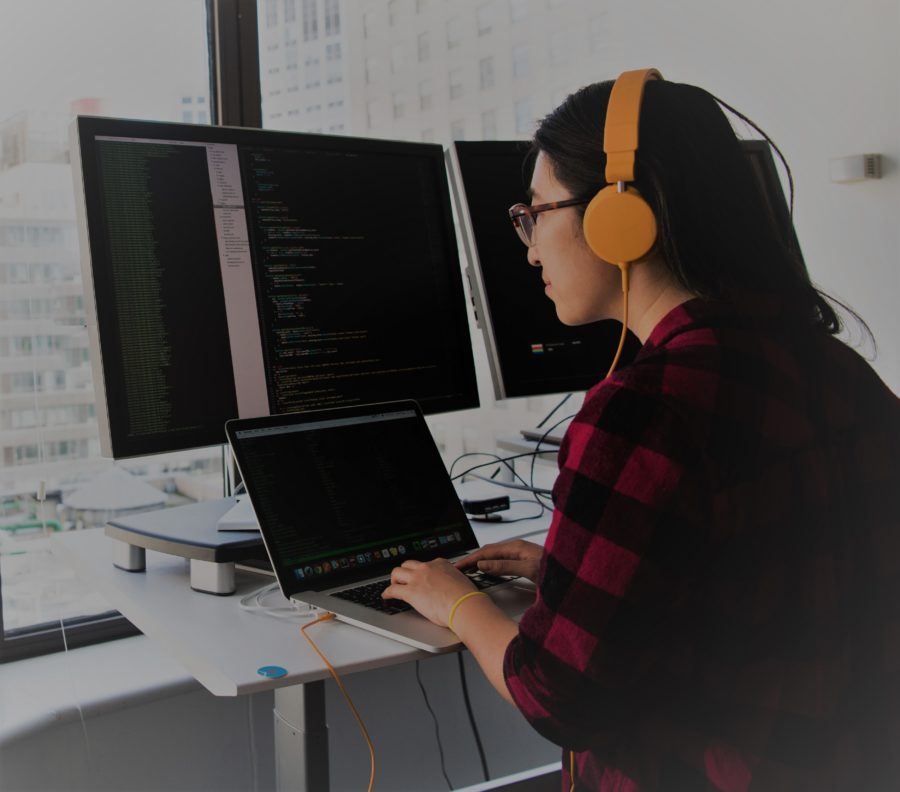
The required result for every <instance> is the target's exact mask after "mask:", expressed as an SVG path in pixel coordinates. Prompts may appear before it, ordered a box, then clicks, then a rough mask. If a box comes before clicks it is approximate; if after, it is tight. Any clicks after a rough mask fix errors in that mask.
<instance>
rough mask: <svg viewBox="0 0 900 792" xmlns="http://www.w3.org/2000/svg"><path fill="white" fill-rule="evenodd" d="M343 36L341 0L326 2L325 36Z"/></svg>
mask: <svg viewBox="0 0 900 792" xmlns="http://www.w3.org/2000/svg"><path fill="white" fill-rule="evenodd" d="M340 34H341V7H340V0H325V35H326V36H339V35H340Z"/></svg>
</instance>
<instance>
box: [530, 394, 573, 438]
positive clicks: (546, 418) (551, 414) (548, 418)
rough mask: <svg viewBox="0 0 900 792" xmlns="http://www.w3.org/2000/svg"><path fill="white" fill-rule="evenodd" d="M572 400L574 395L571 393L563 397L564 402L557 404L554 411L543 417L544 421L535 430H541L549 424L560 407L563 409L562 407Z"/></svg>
mask: <svg viewBox="0 0 900 792" xmlns="http://www.w3.org/2000/svg"><path fill="white" fill-rule="evenodd" d="M571 398H572V394H571V393H567V394H566V395H565V396H563V397H562V400H561V401H560V402H559V404H557V405H556V407H554V408H553V409H552V410H550V412H548V413H547V414H546V415H545V416H544V417H543V419H542V420H541V422H540V423H539V424H538V425H537V426H535V427H534V428H535V429H540V428H541V427H542V426H543V425H544V424H545V423H547V421H549V420H550V419H551V418H552V417H553V413H555V412H556V411H557V410H558V409H559V408H560V407H562V406H563V405H564V404H565V403H566V402H567V401H569V399H571Z"/></svg>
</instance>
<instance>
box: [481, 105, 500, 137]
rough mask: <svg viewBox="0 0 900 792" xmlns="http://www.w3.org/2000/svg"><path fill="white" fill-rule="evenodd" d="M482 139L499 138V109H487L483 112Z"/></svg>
mask: <svg viewBox="0 0 900 792" xmlns="http://www.w3.org/2000/svg"><path fill="white" fill-rule="evenodd" d="M481 139H482V140H496V139H497V111H496V110H485V111H484V112H483V113H482V114H481Z"/></svg>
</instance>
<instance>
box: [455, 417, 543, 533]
mask: <svg viewBox="0 0 900 792" xmlns="http://www.w3.org/2000/svg"><path fill="white" fill-rule="evenodd" d="M554 428H555V427H551V428H550V431H553V429H554ZM537 453H540V452H539V451H527V452H525V453H522V454H513V455H512V456H508V457H500V456H498V455H497V454H492V453H490V452H488V451H469V452H467V453H465V454H460V455H459V456H458V457H457V458H456V459H454V460H453V462H452V463H451V464H450V472H449V475H450V480H451V481H455V480H456V479H459V478H463V477H464V476H468V475H470V474H471V473H472V471H473V470H479V469H481V468H484V467H489V466H490V465H493V464H495V463H496V462H502V463H503V464H504V465H506V467H508V468H509V469H510V471H511V472H512V474H513V477H514V478H517V479H518V480H519V481H521V482H522V487H521V488H523V489H525V490H526V491H528V492H531V494H532V496H533V497H534V502H535V503H536V504H537V505H538V506H539V507H540V509H541V511H540V514H538V515H537V516H536V517H534V518H523V519H537V517H539V516H540V515H541V514H543V513H544V509H548V508H552V505H553V501H552V500H550V498H549V497H548V496H547V495H546V494H545V493H544V492H539V491H536V489H535V488H534V487H533V486H529V485H528V482H526V481H525V479H524V478H522V476H521V475H520V474H519V473H517V472H516V469H515V468H514V467H513V466H512V465H510V464H509V462H511V461H513V460H516V459H522V458H523V457H532V458H534V456H535V454H537ZM469 456H488V457H493V461H491V462H482V463H481V464H479V465H472V467H470V468H468V469H466V470H464V471H463V472H462V473H458V474H457V475H456V476H454V475H453V468H454V467H456V463H457V462H459V460H461V459H463V458H465V457H469ZM498 470H499V468H498ZM496 475H497V471H494V473H493V474H492V475H491V477H490V479H485V480H486V481H490V483H491V484H496V485H497V486H498V487H503V486H513V488H516V489H518V487H515V485H510V484H509V482H503V481H496V480H495V479H494V476H496ZM478 478H481V477H480V476H479V477H478ZM532 482H534V473H533V471H532ZM542 498H546V499H547V500H549V501H550V505H549V506H548V504H547V503H545V502H544V501H543V500H541V499H542ZM507 522H515V520H508V521H507Z"/></svg>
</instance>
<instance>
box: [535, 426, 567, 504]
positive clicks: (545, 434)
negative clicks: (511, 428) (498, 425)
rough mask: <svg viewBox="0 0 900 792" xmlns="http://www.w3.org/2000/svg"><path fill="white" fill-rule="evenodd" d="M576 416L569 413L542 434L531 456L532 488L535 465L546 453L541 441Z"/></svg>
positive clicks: (536, 494)
mask: <svg viewBox="0 0 900 792" xmlns="http://www.w3.org/2000/svg"><path fill="white" fill-rule="evenodd" d="M574 417H575V413H572V414H571V415H567V416H566V417H565V418H560V419H559V420H558V421H557V422H556V423H555V424H553V425H552V426H551V427H550V428H549V429H547V430H546V431H545V432H544V434H542V435H541V436H540V439H539V440H538V441H537V445H536V447H535V451H534V454H533V456H532V457H531V482H530V483H531V487H532V489H535V486H534V466H535V464H536V463H537V459H538V456H539V455H540V454H542V453H544V452H543V451H541V443H543V442H544V440H546V439H547V435H549V434H550V433H551V432H552V431H553V430H554V429H556V427H558V426H559V425H560V424H564V423H565V422H566V421H571V420H572V419H573V418H574ZM535 496H536V497H538V493H535ZM551 503H552V501H551Z"/></svg>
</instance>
